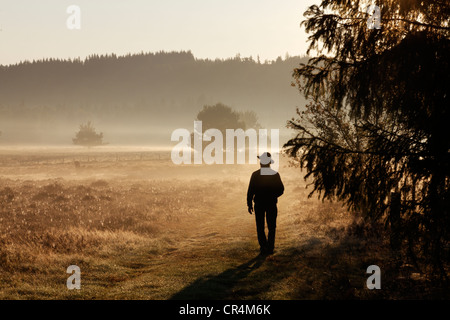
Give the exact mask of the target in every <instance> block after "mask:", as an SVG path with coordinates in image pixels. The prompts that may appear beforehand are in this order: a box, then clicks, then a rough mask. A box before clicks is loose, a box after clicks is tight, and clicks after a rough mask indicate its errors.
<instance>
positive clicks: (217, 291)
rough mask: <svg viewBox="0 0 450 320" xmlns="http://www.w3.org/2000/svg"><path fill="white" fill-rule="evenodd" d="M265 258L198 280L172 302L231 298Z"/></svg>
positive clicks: (255, 259)
mask: <svg viewBox="0 0 450 320" xmlns="http://www.w3.org/2000/svg"><path fill="white" fill-rule="evenodd" d="M265 259H266V257H265V256H261V255H259V256H257V257H255V258H253V259H251V260H249V261H247V262H246V263H243V264H241V265H239V266H238V267H236V268H231V269H228V270H225V271H224V272H222V273H221V274H219V275H215V276H206V277H202V278H199V279H197V280H196V281H195V282H194V283H192V284H191V285H189V286H187V287H186V288H184V289H183V290H181V291H180V292H177V293H176V294H174V295H173V296H172V297H171V298H170V300H197V299H198V300H223V299H226V298H227V297H229V296H230V294H231V293H232V290H233V288H234V287H235V286H236V284H237V283H238V282H239V281H240V280H243V279H245V278H247V277H248V276H249V274H250V273H251V272H252V271H254V270H256V269H258V268H259V267H261V265H262V264H263V263H264V261H265Z"/></svg>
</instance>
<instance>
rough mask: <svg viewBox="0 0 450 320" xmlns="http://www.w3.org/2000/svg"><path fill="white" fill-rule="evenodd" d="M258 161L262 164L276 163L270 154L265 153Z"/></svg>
mask: <svg viewBox="0 0 450 320" xmlns="http://www.w3.org/2000/svg"><path fill="white" fill-rule="evenodd" d="M258 159H259V161H260V162H261V164H269V163H274V161H273V160H272V155H271V154H270V153H269V152H264V153H263V154H262V155H261V156H258Z"/></svg>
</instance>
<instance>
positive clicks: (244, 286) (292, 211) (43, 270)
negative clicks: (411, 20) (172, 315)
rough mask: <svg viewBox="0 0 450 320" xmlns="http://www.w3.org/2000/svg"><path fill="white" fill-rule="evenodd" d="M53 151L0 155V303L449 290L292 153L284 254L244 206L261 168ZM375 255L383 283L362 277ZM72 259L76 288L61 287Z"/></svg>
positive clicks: (137, 154)
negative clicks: (320, 190)
mask: <svg viewBox="0 0 450 320" xmlns="http://www.w3.org/2000/svg"><path fill="white" fill-rule="evenodd" d="M56 150H57V149H55V150H54V149H46V150H39V149H32V150H11V149H10V150H2V151H0V204H1V207H0V299H280V300H285V299H380V298H387V299H409V298H414V299H417V298H442V297H444V298H445V297H447V298H448V292H447V291H446V290H444V289H441V288H439V287H436V286H434V285H433V284H432V283H431V282H429V281H428V280H427V278H426V277H425V276H423V275H422V274H420V273H419V272H418V271H417V270H414V269H413V268H412V267H411V266H410V265H408V264H407V263H403V262H402V261H399V259H398V257H396V256H395V255H393V254H391V253H390V251H389V246H388V242H387V239H388V237H386V235H385V232H384V229H383V227H382V226H378V225H375V226H371V227H369V228H363V227H362V224H361V223H360V221H359V220H358V217H356V216H355V215H354V214H350V213H348V212H347V211H346V210H345V209H344V208H343V207H342V206H341V204H339V203H329V202H322V201H319V200H317V199H315V198H311V199H309V198H308V194H309V192H310V189H307V188H306V183H305V182H304V181H303V174H302V172H300V170H299V169H297V168H292V167H289V166H288V165H287V160H286V159H282V165H281V166H280V170H279V171H280V174H281V177H282V179H283V182H284V184H285V188H286V190H285V194H284V195H283V196H282V197H281V198H280V200H279V205H278V207H279V214H278V223H277V225H278V228H277V237H276V252H275V254H274V255H273V256H269V257H266V258H261V257H258V253H259V247H258V243H257V239H256V226H255V221H254V217H253V216H250V215H249V214H248V213H247V210H246V209H247V208H246V191H247V186H248V181H249V178H250V175H251V173H252V172H253V171H254V170H256V169H257V168H258V167H257V166H255V165H239V166H238V165H235V166H233V165H222V166H207V165H204V166H193V165H192V166H176V165H174V164H172V163H171V161H170V158H169V157H168V155H167V154H165V153H164V154H158V153H156V152H153V151H152V152H150V151H146V152H145V153H144V152H143V151H142V150H139V151H136V150H134V151H130V150H113V149H111V150H106V151H105V150H104V149H101V148H100V149H98V150H96V151H92V152H89V153H87V152H84V153H80V152H79V151H71V152H68V151H64V152H61V151H56ZM76 161H78V163H77V164H75V162H76ZM373 264H375V265H378V266H379V267H380V268H381V272H382V289H381V290H369V289H367V287H366V280H367V278H368V277H369V276H370V275H369V274H367V273H366V269H367V267H368V266H370V265H373ZM70 265H77V266H79V267H80V269H81V290H68V289H67V287H66V280H67V278H68V277H69V276H70V275H69V274H67V273H66V269H67V267H68V266H70Z"/></svg>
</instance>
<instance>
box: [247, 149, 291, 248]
mask: <svg viewBox="0 0 450 320" xmlns="http://www.w3.org/2000/svg"><path fill="white" fill-rule="evenodd" d="M258 159H259V162H260V165H261V169H259V170H257V171H255V172H253V174H252V177H251V178H250V184H249V186H248V191H247V206H248V212H249V213H250V214H252V212H253V202H254V203H255V209H254V211H255V219H256V231H257V234H258V242H259V245H260V251H261V254H272V253H273V250H274V247H275V229H276V227H277V213H278V209H277V202H278V197H279V196H281V195H282V194H283V192H284V185H283V182H281V177H280V174H279V173H278V172H276V171H274V170H272V169H271V168H270V165H271V164H273V163H274V161H273V160H272V156H271V154H270V153H269V152H265V153H263V154H262V155H261V156H258ZM265 220H267V228H268V229H269V233H268V236H267V238H266V234H265V230H264V227H265Z"/></svg>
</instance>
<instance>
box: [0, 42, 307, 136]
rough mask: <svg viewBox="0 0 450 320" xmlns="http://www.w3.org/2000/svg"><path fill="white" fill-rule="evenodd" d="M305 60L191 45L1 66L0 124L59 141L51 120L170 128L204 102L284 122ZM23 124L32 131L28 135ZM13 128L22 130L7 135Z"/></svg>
mask: <svg viewBox="0 0 450 320" xmlns="http://www.w3.org/2000/svg"><path fill="white" fill-rule="evenodd" d="M306 61H307V58H306V57H299V56H296V57H289V56H286V57H284V58H281V57H279V58H278V59H276V60H274V61H264V62H261V61H259V57H256V58H252V57H248V58H241V57H240V56H239V55H236V57H234V58H229V59H216V60H209V59H196V58H195V56H194V55H193V53H192V52H190V51H181V52H163V51H161V52H157V53H140V54H128V55H125V56H117V55H115V54H110V55H91V56H90V57H88V58H86V59H84V60H81V59H67V60H61V59H54V58H49V59H43V60H38V61H32V62H29V61H27V62H21V63H18V64H15V65H9V66H0V83H1V86H0V97H1V98H0V129H1V130H2V131H3V133H4V135H3V139H4V140H7V141H8V140H9V141H11V142H12V141H13V140H15V142H16V143H17V142H21V141H22V140H29V139H31V138H35V137H36V134H37V131H39V132H40V134H37V136H39V137H41V138H40V139H41V140H40V142H44V141H42V140H48V139H50V140H55V141H56V140H57V139H53V138H54V135H53V134H52V135H50V136H49V137H44V136H46V135H47V133H48V132H47V130H48V129H49V128H54V129H55V130H56V129H58V128H59V127H67V125H69V126H75V127H74V129H76V127H77V126H78V124H79V123H80V122H85V121H88V120H92V121H94V122H95V123H100V125H102V124H103V125H104V126H109V125H113V126H115V127H116V129H118V131H120V130H128V129H129V127H130V126H132V127H133V128H134V129H136V128H137V127H141V126H142V127H144V126H147V125H152V124H154V123H157V124H158V125H160V126H161V125H162V126H164V127H165V128H166V129H169V127H170V129H171V128H172V127H179V126H181V125H184V126H186V125H192V121H193V120H194V118H195V116H196V114H197V113H198V111H199V110H201V109H202V107H203V106H204V105H208V104H209V105H211V104H215V103H218V102H221V103H224V104H226V105H229V106H231V107H232V108H234V109H236V110H251V111H255V112H256V113H257V115H258V116H259V120H260V123H261V124H262V125H263V126H267V127H281V128H284V126H285V123H286V120H288V119H290V117H291V116H292V115H294V113H295V108H296V107H297V106H301V105H302V103H301V102H302V97H301V96H300V94H299V93H298V90H296V89H295V88H293V87H292V86H291V82H292V72H293V70H294V69H295V68H296V67H298V66H299V64H300V63H302V62H306ZM11 124H14V126H12V125H11ZM24 126H25V127H27V128H28V129H29V130H35V131H36V132H35V134H34V135H33V136H31V135H30V137H27V135H26V134H25V133H24V132H23V130H20V127H22V128H23V127H24ZM100 129H101V128H100ZM8 130H9V131H10V132H11V130H13V131H16V130H20V134H19V133H15V134H14V135H10V136H9V139H8V137H7V135H6V133H7V132H8ZM29 130H28V131H29ZM72 133H73V132H72ZM72 133H71V134H72ZM114 133H117V130H115V131H114ZM11 139H12V140H11ZM29 141H30V142H37V141H34V140H33V141H31V140H29Z"/></svg>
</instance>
